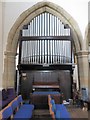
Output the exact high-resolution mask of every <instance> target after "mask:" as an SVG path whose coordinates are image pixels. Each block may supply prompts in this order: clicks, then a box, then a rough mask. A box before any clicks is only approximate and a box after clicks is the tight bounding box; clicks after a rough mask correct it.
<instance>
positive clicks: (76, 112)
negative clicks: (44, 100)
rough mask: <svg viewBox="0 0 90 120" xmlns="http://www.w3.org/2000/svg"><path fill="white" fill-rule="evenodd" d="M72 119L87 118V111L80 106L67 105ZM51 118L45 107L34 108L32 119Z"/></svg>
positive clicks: (82, 119) (49, 119) (81, 119)
mask: <svg viewBox="0 0 90 120" xmlns="http://www.w3.org/2000/svg"><path fill="white" fill-rule="evenodd" d="M67 110H68V111H69V112H70V115H71V118H72V120H89V119H88V118H89V116H88V115H89V112H88V111H83V110H82V109H81V108H77V107H68V108H67ZM37 119H38V120H52V119H51V117H50V114H49V110H47V109H36V110H34V113H33V120H37Z"/></svg>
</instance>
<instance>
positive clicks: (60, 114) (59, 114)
mask: <svg viewBox="0 0 90 120" xmlns="http://www.w3.org/2000/svg"><path fill="white" fill-rule="evenodd" d="M56 109H57V110H56V114H55V117H56V118H64V120H67V119H68V120H69V119H70V114H69V112H68V111H67V109H66V107H65V106H64V105H63V104H61V105H60V104H56Z"/></svg>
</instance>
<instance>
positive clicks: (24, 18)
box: [4, 2, 82, 86]
mask: <svg viewBox="0 0 90 120" xmlns="http://www.w3.org/2000/svg"><path fill="white" fill-rule="evenodd" d="M44 12H48V13H50V14H53V15H54V16H57V17H58V18H60V20H61V21H63V23H64V24H65V25H68V26H69V27H70V29H71V34H72V40H73V44H74V52H78V51H80V50H82V35H81V32H80V30H79V27H78V25H77V23H76V22H75V20H74V19H73V18H72V17H71V16H70V15H69V14H68V13H67V12H66V11H65V10H63V9H62V8H61V7H60V6H57V5H55V4H53V3H49V2H41V3H37V4H36V5H34V6H33V7H31V8H30V9H28V10H26V11H25V12H24V13H22V15H20V17H19V18H18V19H17V21H16V22H15V24H14V25H13V27H12V28H11V30H10V32H9V35H8V40H7V48H6V52H5V62H4V65H5V66H4V68H5V70H4V80H5V82H6V84H7V81H10V83H9V84H7V86H14V76H15V55H16V53H17V46H18V42H19V39H18V38H19V33H20V30H22V28H23V26H24V25H27V24H28V23H29V22H30V21H31V20H32V19H33V18H35V17H36V16H38V15H39V14H42V13H44ZM8 66H9V67H8Z"/></svg>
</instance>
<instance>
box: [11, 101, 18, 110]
mask: <svg viewBox="0 0 90 120" xmlns="http://www.w3.org/2000/svg"><path fill="white" fill-rule="evenodd" d="M11 106H12V110H13V111H14V110H15V109H16V108H17V107H18V102H17V100H14V101H13V102H12V104H11Z"/></svg>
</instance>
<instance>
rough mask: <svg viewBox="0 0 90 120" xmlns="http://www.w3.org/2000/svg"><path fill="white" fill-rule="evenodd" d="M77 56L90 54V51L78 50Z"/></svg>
mask: <svg viewBox="0 0 90 120" xmlns="http://www.w3.org/2000/svg"><path fill="white" fill-rule="evenodd" d="M76 55H77V56H88V55H89V51H88V50H82V51H78V52H76Z"/></svg>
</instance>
